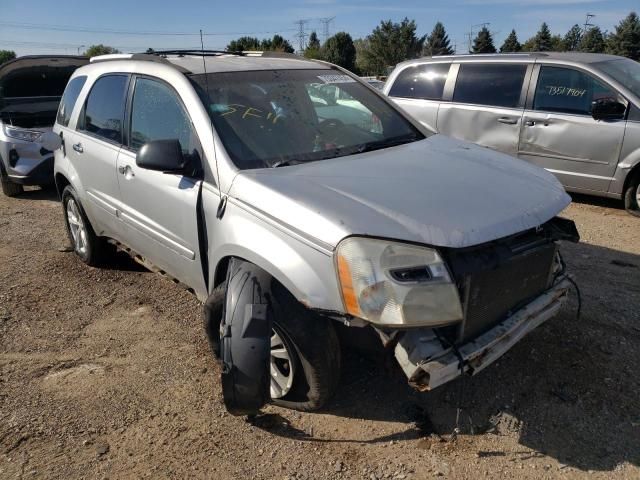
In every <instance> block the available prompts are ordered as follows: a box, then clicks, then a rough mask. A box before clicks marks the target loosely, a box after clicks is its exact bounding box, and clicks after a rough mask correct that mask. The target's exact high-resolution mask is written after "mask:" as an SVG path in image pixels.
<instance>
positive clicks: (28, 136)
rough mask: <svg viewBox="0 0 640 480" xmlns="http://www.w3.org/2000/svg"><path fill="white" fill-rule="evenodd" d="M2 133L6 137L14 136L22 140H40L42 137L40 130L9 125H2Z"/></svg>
mask: <svg viewBox="0 0 640 480" xmlns="http://www.w3.org/2000/svg"><path fill="white" fill-rule="evenodd" d="M4 134H5V135H6V136H7V137H10V138H15V139H16V140H22V141H23V142H37V141H38V140H40V137H42V132H36V131H34V130H26V129H24V128H17V127H11V126H9V125H5V126H4Z"/></svg>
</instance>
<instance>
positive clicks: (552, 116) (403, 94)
mask: <svg viewBox="0 0 640 480" xmlns="http://www.w3.org/2000/svg"><path fill="white" fill-rule="evenodd" d="M384 91H385V93H386V94H388V95H389V96H390V97H392V98H393V99H394V100H395V101H396V103H397V104H398V105H400V106H401V107H402V108H404V109H405V110H406V111H407V112H409V113H410V114H411V115H413V116H414V117H415V118H416V119H418V120H419V121H420V123H422V124H423V125H425V126H427V127H428V128H430V129H432V130H433V131H437V132H440V133H443V134H445V135H448V136H451V137H454V138H459V139H462V140H468V141H471V142H475V143H477V144H479V145H483V146H485V147H490V148H493V149H496V150H499V151H501V152H505V153H508V154H510V155H514V156H517V157H519V158H522V159H524V160H527V161H529V162H531V163H534V164H536V165H539V166H541V167H544V168H546V169H547V170H548V171H550V172H552V173H554V174H555V175H556V176H557V177H558V179H559V180H560V181H561V182H562V184H563V185H564V186H565V187H566V189H567V190H569V191H571V192H581V193H586V194H591V195H599V196H605V197H611V198H616V199H623V200H624V204H625V207H626V208H627V211H629V213H632V214H634V215H638V216H640V63H638V62H635V61H633V60H630V59H628V58H622V57H616V56H613V55H600V54H588V53H531V54H509V55H506V54H505V55H471V56H469V55H467V56H450V57H433V58H422V59H418V60H412V61H409V62H404V63H401V64H399V65H398V66H397V67H396V68H395V70H394V71H393V73H392V75H391V76H390V77H389V80H388V81H387V83H386V85H385V89H384Z"/></svg>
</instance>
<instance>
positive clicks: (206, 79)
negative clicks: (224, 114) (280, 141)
mask: <svg viewBox="0 0 640 480" xmlns="http://www.w3.org/2000/svg"><path fill="white" fill-rule="evenodd" d="M200 51H201V52H202V70H203V71H204V87H205V89H206V90H207V99H208V101H211V95H210V93H209V76H208V75H207V61H206V59H205V55H204V40H203V39H202V29H200ZM205 106H206V108H207V113H209V105H205ZM213 136H214V135H213V122H211V137H212V139H213ZM215 148H216V144H215V142H213V149H214V150H215ZM214 154H215V153H214ZM215 162H216V181H217V182H218V185H217V187H218V194H219V195H220V203H219V204H218V218H221V215H220V211H224V204H225V203H226V199H223V198H222V185H220V171H219V170H218V156H217V155H216V156H215Z"/></svg>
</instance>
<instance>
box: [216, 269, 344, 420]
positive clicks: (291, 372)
mask: <svg viewBox="0 0 640 480" xmlns="http://www.w3.org/2000/svg"><path fill="white" fill-rule="evenodd" d="M226 289H227V285H226V282H225V283H224V284H222V285H219V286H218V287H217V288H216V289H215V290H214V291H213V292H212V294H211V296H210V297H209V299H208V300H207V302H206V303H205V307H204V326H205V331H206V333H207V337H208V339H209V344H210V346H211V349H212V351H213V353H214V355H215V356H216V357H218V358H219V355H220V320H221V319H222V315H223V305H224V302H225V298H226ZM271 292H272V297H271V306H272V308H273V312H274V318H273V328H272V330H271V338H270V359H269V373H270V379H269V381H270V385H269V386H270V388H269V390H270V396H271V402H272V403H274V404H275V405H279V406H282V407H286V408H290V409H293V410H301V411H311V410H317V409H318V408H320V407H322V405H324V403H325V402H326V401H327V400H328V399H329V398H330V397H331V396H332V395H333V393H334V392H335V390H336V388H337V386H338V381H339V379H340V357H341V354H340V343H339V341H338V337H337V335H336V332H335V329H334V327H333V325H332V324H331V321H330V320H327V319H325V318H322V317H320V316H318V315H316V314H315V313H313V312H311V311H310V310H308V309H307V308H305V307H304V306H303V305H302V304H300V302H298V301H297V300H296V299H295V297H293V295H291V293H289V292H288V291H287V290H286V288H284V287H283V286H282V285H281V284H280V283H279V282H277V281H275V280H272V285H271Z"/></svg>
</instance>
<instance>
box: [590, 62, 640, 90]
mask: <svg viewBox="0 0 640 480" xmlns="http://www.w3.org/2000/svg"><path fill="white" fill-rule="evenodd" d="M594 65H595V66H596V67H598V68H599V69H600V70H602V71H603V72H604V73H606V74H607V75H609V76H610V77H611V78H613V79H614V80H616V81H617V82H618V83H621V84H622V85H624V86H625V87H627V88H628V89H629V90H631V92H632V93H633V94H634V95H635V96H636V97H640V63H638V62H635V61H633V60H631V59H629V58H621V59H620V60H607V61H606V62H598V63H595V64H594Z"/></svg>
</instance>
